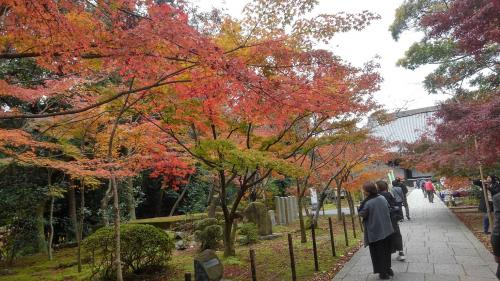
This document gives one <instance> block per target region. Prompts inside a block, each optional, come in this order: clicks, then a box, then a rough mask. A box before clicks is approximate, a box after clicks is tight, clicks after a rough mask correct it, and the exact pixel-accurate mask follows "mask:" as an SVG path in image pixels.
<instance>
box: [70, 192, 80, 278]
mask: <svg viewBox="0 0 500 281" xmlns="http://www.w3.org/2000/svg"><path fill="white" fill-rule="evenodd" d="M68 195H69V201H70V204H69V206H70V207H69V215H70V217H71V223H72V224H73V233H74V234H75V240H76V244H77V245H78V249H80V244H81V240H82V238H81V236H80V227H79V225H78V218H77V215H76V196H75V188H74V187H70V189H69V194H68ZM76 261H77V263H78V269H79V271H78V272H81V270H82V269H81V258H80V251H79V250H78V251H77V254H76Z"/></svg>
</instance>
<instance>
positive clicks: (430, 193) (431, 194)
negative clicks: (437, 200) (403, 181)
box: [426, 191, 434, 203]
mask: <svg viewBox="0 0 500 281" xmlns="http://www.w3.org/2000/svg"><path fill="white" fill-rule="evenodd" d="M426 193H427V198H428V199H429V202H431V203H433V202H434V192H432V191H426Z"/></svg>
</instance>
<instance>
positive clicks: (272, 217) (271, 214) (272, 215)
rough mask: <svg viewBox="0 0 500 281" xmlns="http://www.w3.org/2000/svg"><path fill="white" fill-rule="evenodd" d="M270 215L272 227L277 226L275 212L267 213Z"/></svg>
mask: <svg viewBox="0 0 500 281" xmlns="http://www.w3.org/2000/svg"><path fill="white" fill-rule="evenodd" d="M267 213H268V214H269V217H270V218H271V225H272V226H275V225H276V216H275V215H274V210H269V211H267Z"/></svg>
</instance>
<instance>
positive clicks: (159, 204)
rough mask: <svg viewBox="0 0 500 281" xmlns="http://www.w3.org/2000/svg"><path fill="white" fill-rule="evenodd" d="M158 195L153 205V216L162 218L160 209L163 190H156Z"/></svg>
mask: <svg viewBox="0 0 500 281" xmlns="http://www.w3.org/2000/svg"><path fill="white" fill-rule="evenodd" d="M158 191H159V192H160V194H159V195H158V200H157V201H156V204H155V216H156V217H161V216H162V212H161V211H162V207H163V196H164V195H165V190H164V189H163V188H160V190H158Z"/></svg>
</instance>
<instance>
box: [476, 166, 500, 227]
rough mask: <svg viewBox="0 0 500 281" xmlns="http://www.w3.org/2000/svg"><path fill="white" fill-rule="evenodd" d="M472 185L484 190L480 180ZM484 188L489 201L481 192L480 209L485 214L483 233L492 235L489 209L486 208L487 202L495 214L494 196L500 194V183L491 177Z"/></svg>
mask: <svg viewBox="0 0 500 281" xmlns="http://www.w3.org/2000/svg"><path fill="white" fill-rule="evenodd" d="M472 183H473V184H474V185H476V186H478V187H479V188H481V189H482V188H483V184H482V182H481V181H480V180H475V181H473V182H472ZM484 186H485V187H486V194H487V196H488V200H486V199H485V198H484V192H482V191H481V199H480V200H479V207H478V209H479V211H481V212H482V213H484V215H483V232H484V234H490V220H489V218H488V209H487V208H486V202H488V204H489V206H490V211H491V212H493V196H495V195H496V194H497V193H499V192H500V181H499V179H498V177H497V176H494V175H490V176H488V177H487V178H486V181H485V183H484Z"/></svg>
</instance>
